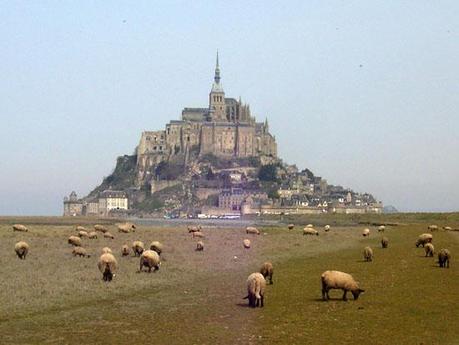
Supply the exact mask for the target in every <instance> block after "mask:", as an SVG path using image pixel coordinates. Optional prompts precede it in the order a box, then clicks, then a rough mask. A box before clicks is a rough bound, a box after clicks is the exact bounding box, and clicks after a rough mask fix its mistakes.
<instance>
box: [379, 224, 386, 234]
mask: <svg viewBox="0 0 459 345" xmlns="http://www.w3.org/2000/svg"><path fill="white" fill-rule="evenodd" d="M384 230H386V227H385V226H384V225H380V226H379V227H378V232H384Z"/></svg>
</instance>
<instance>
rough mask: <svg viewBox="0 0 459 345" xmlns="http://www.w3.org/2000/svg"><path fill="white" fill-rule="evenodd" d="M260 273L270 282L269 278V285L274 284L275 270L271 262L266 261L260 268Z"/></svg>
mask: <svg viewBox="0 0 459 345" xmlns="http://www.w3.org/2000/svg"><path fill="white" fill-rule="evenodd" d="M260 273H261V274H262V275H263V277H264V278H265V279H266V281H268V278H269V284H273V274H274V269H273V264H272V263H271V262H269V261H266V262H265V263H263V265H261V268H260Z"/></svg>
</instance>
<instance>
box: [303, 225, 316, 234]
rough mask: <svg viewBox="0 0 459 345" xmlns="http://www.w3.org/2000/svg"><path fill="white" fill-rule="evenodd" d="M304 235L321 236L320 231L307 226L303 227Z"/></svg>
mask: <svg viewBox="0 0 459 345" xmlns="http://www.w3.org/2000/svg"><path fill="white" fill-rule="evenodd" d="M303 235H316V236H319V232H318V231H317V230H316V229H314V228H310V227H305V228H304V229H303Z"/></svg>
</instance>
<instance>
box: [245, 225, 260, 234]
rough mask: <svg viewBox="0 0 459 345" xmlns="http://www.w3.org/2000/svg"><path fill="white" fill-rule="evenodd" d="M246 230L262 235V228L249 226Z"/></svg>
mask: <svg viewBox="0 0 459 345" xmlns="http://www.w3.org/2000/svg"><path fill="white" fill-rule="evenodd" d="M245 232H246V233H247V234H254V235H260V230H258V229H257V228H255V227H253V226H248V227H247V228H246V229H245Z"/></svg>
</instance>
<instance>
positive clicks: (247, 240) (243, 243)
mask: <svg viewBox="0 0 459 345" xmlns="http://www.w3.org/2000/svg"><path fill="white" fill-rule="evenodd" d="M242 245H243V246H244V248H245V249H249V248H250V240H249V239H248V238H246V239H245V240H244V241H242Z"/></svg>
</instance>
